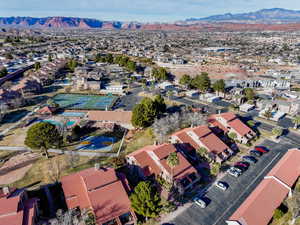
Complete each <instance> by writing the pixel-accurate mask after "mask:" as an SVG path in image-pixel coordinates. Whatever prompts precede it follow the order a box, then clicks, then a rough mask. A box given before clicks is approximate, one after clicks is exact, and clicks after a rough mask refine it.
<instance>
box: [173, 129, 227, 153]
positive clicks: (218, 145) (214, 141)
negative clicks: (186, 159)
mask: <svg viewBox="0 0 300 225" xmlns="http://www.w3.org/2000/svg"><path fill="white" fill-rule="evenodd" d="M190 132H192V133H193V134H195V135H196V137H195V138H196V139H197V140H196V139H195V138H193V137H192V136H191V135H189V134H190ZM172 136H176V137H177V138H178V139H179V140H180V141H181V142H182V143H189V144H190V145H191V146H193V147H194V148H195V149H199V148H200V147H201V145H200V144H198V143H197V141H199V142H201V144H202V145H204V146H205V147H206V148H207V150H208V151H209V152H214V153H220V152H223V151H225V150H227V149H229V147H228V146H227V145H226V144H225V143H224V142H223V141H222V140H221V139H220V138H218V137H217V136H216V135H215V134H214V133H213V132H212V131H211V129H210V128H209V127H208V126H206V125H202V126H198V127H195V128H188V129H183V130H181V131H179V132H176V133H174V134H172Z"/></svg>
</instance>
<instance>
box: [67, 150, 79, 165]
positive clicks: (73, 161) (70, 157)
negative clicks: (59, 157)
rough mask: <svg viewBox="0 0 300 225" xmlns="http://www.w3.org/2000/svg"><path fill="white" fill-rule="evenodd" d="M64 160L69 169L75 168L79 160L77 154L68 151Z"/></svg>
mask: <svg viewBox="0 0 300 225" xmlns="http://www.w3.org/2000/svg"><path fill="white" fill-rule="evenodd" d="M66 160H67V164H68V165H70V167H71V168H75V167H76V165H77V163H78V162H79V160H80V157H79V154H78V152H75V151H70V152H69V154H67V155H66Z"/></svg>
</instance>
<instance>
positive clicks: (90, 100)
mask: <svg viewBox="0 0 300 225" xmlns="http://www.w3.org/2000/svg"><path fill="white" fill-rule="evenodd" d="M53 100H54V101H55V103H57V104H59V106H60V107H61V108H65V109H86V110H88V109H91V110H105V109H106V108H108V109H110V108H111V107H112V105H113V104H114V102H115V101H116V100H117V97H116V96H101V95H85V94H57V95H55V96H54V97H53Z"/></svg>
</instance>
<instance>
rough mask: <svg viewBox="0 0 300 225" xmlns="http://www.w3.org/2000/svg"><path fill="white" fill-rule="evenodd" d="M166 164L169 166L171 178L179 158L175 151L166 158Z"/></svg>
mask: <svg viewBox="0 0 300 225" xmlns="http://www.w3.org/2000/svg"><path fill="white" fill-rule="evenodd" d="M167 164H168V166H170V167H171V176H172V180H173V169H174V167H176V166H177V165H178V164H179V158H178V156H177V153H176V152H172V153H171V154H170V155H169V156H168V158H167Z"/></svg>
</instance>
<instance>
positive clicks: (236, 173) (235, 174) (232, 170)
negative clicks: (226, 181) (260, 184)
mask: <svg viewBox="0 0 300 225" xmlns="http://www.w3.org/2000/svg"><path fill="white" fill-rule="evenodd" d="M228 173H229V174H230V175H231V176H234V177H239V176H240V175H241V174H242V173H240V172H239V171H237V170H236V169H234V168H230V169H229V170H228Z"/></svg>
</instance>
